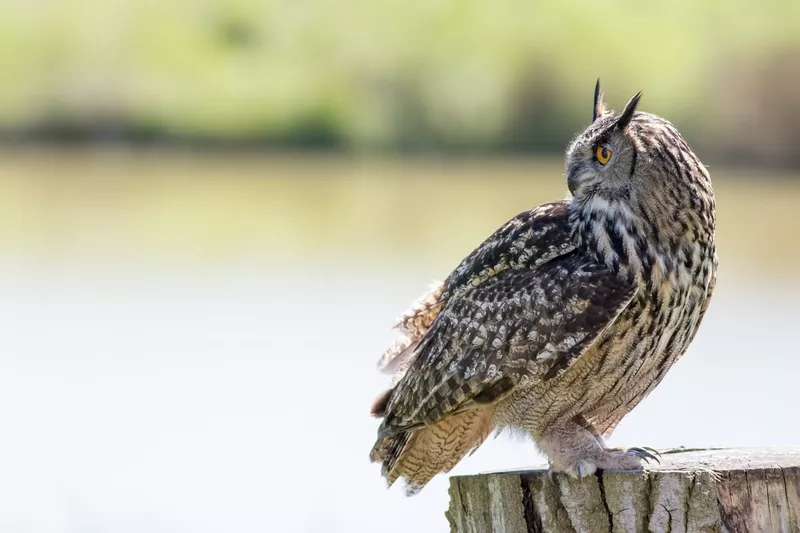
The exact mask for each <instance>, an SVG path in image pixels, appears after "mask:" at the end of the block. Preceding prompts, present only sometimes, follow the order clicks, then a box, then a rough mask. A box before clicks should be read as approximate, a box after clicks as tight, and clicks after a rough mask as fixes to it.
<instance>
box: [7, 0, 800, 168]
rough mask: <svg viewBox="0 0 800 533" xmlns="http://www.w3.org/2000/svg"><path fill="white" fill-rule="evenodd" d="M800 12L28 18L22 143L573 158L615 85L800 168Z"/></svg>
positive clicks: (783, 2) (470, 2)
mask: <svg viewBox="0 0 800 533" xmlns="http://www.w3.org/2000/svg"><path fill="white" fill-rule="evenodd" d="M799 25H800V2H797V1H796V0H776V1H772V2H769V3H763V4H753V3H752V2H749V3H744V2H739V1H721V0H717V1H706V2H697V1H694V0H673V1H671V2H642V1H622V2H597V1H596V0H595V1H574V0H573V1H570V0H567V1H563V2H541V1H538V2H537V1H532V0H527V1H522V0H495V1H492V2H489V1H476V0H460V1H456V0H403V1H399V0H382V1H379V2H376V1H368V0H336V1H332V0H315V1H311V0H283V1H278V0H259V1H257V0H230V1H225V2H212V1H208V0H170V1H168V0H110V1H108V2H102V3H101V2H85V1H83V0H29V1H26V2H23V1H18V0H9V1H7V2H3V3H0V79H2V83H0V128H1V129H2V131H3V132H4V133H5V135H6V136H7V137H9V136H10V137H23V138H25V137H31V136H32V137H55V138H58V139H69V138H80V139H85V138H89V139H92V138H96V137H100V138H106V137H112V138H116V137H118V138H123V139H133V140H156V141H158V140H194V141H214V142H233V143H237V142H246V143H254V144H257V145H259V146H261V145H265V146H267V145H275V146H311V147H322V148H344V149H349V150H376V149H377V150H403V151H406V150H410V151H414V150H430V149H435V150H440V151H450V150H456V151H457V150H470V151H481V152H490V151H498V150H499V151H534V152H537V151H538V152H558V151H562V150H563V149H564V146H565V143H566V142H567V141H568V140H569V138H570V136H571V135H572V134H573V133H574V132H575V131H576V130H577V129H578V128H580V127H581V125H583V124H585V123H586V122H587V120H588V118H589V116H590V115H589V114H590V108H591V93H592V88H593V85H594V80H595V78H596V77H598V76H601V77H602V78H603V80H604V85H605V87H606V95H607V99H608V100H609V102H610V103H611V104H612V105H613V106H616V107H618V108H619V107H621V106H622V105H623V104H624V103H625V101H626V100H627V98H628V97H629V96H630V95H632V94H633V93H635V92H636V91H638V90H639V89H644V91H645V99H644V100H643V105H642V108H643V109H645V110H648V111H652V112H655V113H658V114H661V115H664V116H666V117H667V118H669V119H670V120H672V121H673V122H675V123H676V124H677V125H678V126H679V127H680V129H681V130H682V131H683V132H684V134H685V135H686V136H687V137H689V140H690V142H691V143H692V144H693V146H696V147H697V148H698V149H700V150H703V151H705V153H706V154H710V155H712V157H720V158H721V157H725V158H726V159H728V160H733V161H742V162H756V163H770V164H800V154H798V153H796V152H797V151H796V150H795V147H796V144H797V140H798V139H800V26H799Z"/></svg>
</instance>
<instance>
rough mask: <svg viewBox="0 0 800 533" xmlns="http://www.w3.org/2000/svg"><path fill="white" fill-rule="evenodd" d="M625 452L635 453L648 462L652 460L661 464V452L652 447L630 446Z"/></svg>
mask: <svg viewBox="0 0 800 533" xmlns="http://www.w3.org/2000/svg"><path fill="white" fill-rule="evenodd" d="M625 453H627V454H629V455H635V456H636V457H640V458H642V459H644V461H645V462H647V463H648V464H649V463H650V461H651V460H652V461H655V462H656V463H658V464H661V461H660V460H659V458H658V457H657V456H658V455H660V454H659V453H658V452H657V451H656V450H654V449H652V448H628V449H627V450H625Z"/></svg>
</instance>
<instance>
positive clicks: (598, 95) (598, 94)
mask: <svg viewBox="0 0 800 533" xmlns="http://www.w3.org/2000/svg"><path fill="white" fill-rule="evenodd" d="M605 112H606V103H605V102H603V89H602V88H601V87H600V78H597V84H596V85H595V86H594V114H593V115H592V122H594V121H595V120H597V119H598V118H600V117H602V116H603V115H604V114H605Z"/></svg>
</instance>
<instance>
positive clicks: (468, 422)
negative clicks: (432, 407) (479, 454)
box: [370, 407, 493, 495]
mask: <svg viewBox="0 0 800 533" xmlns="http://www.w3.org/2000/svg"><path fill="white" fill-rule="evenodd" d="M492 429H493V427H492V423H491V412H490V410H489V408H488V407H483V408H479V409H473V410H470V411H465V412H463V413H459V414H457V415H453V416H451V417H448V418H445V419H444V420H441V421H439V422H438V423H436V424H434V425H431V426H425V427H423V428H420V429H416V430H413V431H406V432H403V433H399V434H396V435H391V436H388V437H384V438H382V439H380V440H378V442H376V443H375V446H374V447H373V449H372V453H371V454H370V459H371V460H372V461H373V462H381V463H382V473H383V476H384V477H385V478H386V480H387V482H388V483H389V485H392V484H393V483H394V482H395V481H397V479H398V478H401V477H402V478H404V479H405V481H406V493H407V494H409V495H412V494H416V493H417V492H419V491H420V490H421V489H422V488H423V487H424V486H425V485H426V484H427V483H428V481H430V480H431V479H432V478H433V477H434V476H435V475H436V474H438V473H439V472H449V471H450V469H452V468H453V467H454V466H455V465H456V464H457V463H458V462H459V461H460V460H461V459H462V458H463V457H464V456H465V455H467V454H468V453H470V452H471V451H474V450H475V449H476V448H478V446H480V445H481V444H482V443H483V441H484V440H486V437H488V436H489V433H491V432H492Z"/></svg>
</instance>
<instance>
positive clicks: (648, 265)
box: [370, 81, 717, 493]
mask: <svg viewBox="0 0 800 533" xmlns="http://www.w3.org/2000/svg"><path fill="white" fill-rule="evenodd" d="M640 96H641V93H639V94H637V95H636V96H634V97H633V98H631V99H630V101H629V102H628V103H627V104H626V105H625V108H624V109H623V110H622V112H621V113H616V112H613V111H611V110H607V109H606V107H605V104H604V102H603V94H602V91H601V89H600V83H599V81H598V84H597V86H596V88H595V95H594V113H593V120H592V123H591V124H590V125H589V127H588V128H586V130H585V131H584V132H583V133H581V134H580V135H578V136H577V137H576V138H575V140H574V141H572V143H571V144H570V146H569V148H568V149H567V153H566V175H567V185H568V188H569V192H570V195H569V197H568V198H567V199H565V200H561V201H557V202H553V203H547V204H543V205H540V206H539V207H536V208H534V209H532V210H530V211H525V212H523V213H521V214H519V215H517V216H516V217H514V218H512V219H511V220H510V221H509V222H508V223H506V224H505V225H504V226H502V227H501V228H500V229H498V230H497V231H496V232H495V233H494V234H493V235H492V236H491V237H489V238H488V239H487V240H486V241H484V242H483V244H481V245H480V246H478V248H476V249H475V250H474V251H473V252H472V253H470V254H469V255H468V256H467V257H466V258H465V259H464V260H463V261H462V262H461V264H460V265H459V266H458V268H456V269H455V271H453V272H452V273H451V274H450V275H449V276H448V277H447V279H446V280H445V281H444V283H441V284H439V285H437V286H435V287H433V288H432V289H431V290H430V291H429V292H428V293H426V294H424V295H423V297H422V298H421V299H420V300H419V301H418V302H417V303H416V304H415V305H414V306H413V307H412V308H411V309H410V310H409V311H408V312H406V313H405V314H403V315H402V316H401V317H400V320H399V321H398V323H397V326H396V327H397V329H398V330H399V331H400V332H401V333H402V334H403V336H402V338H401V339H400V340H399V341H398V342H397V343H396V344H395V345H394V346H392V347H391V348H390V349H389V350H388V351H387V352H386V353H385V354H384V356H383V358H382V359H381V362H380V366H381V367H382V368H383V369H384V370H386V371H388V372H392V373H394V374H395V380H394V384H393V386H392V388H391V389H390V390H388V391H386V392H385V393H383V394H382V395H380V396H379V397H378V398H377V399H376V400H375V402H374V404H373V406H372V414H373V416H376V417H381V418H383V421H382V423H381V425H380V428H379V430H378V437H377V442H376V443H375V445H374V447H373V449H372V453H371V455H370V458H371V459H372V461H374V462H380V463H382V466H383V475H384V476H385V477H386V478H387V480H388V482H389V483H390V484H391V483H393V482H394V481H395V480H396V479H398V478H400V477H402V478H405V480H406V483H407V485H406V486H407V491H408V492H409V493H414V492H416V491H418V490H419V489H421V488H422V487H423V486H424V485H425V484H426V483H427V482H428V481H429V480H430V479H431V478H432V477H433V476H435V475H436V474H437V473H439V472H447V471H448V470H450V469H451V468H452V467H453V466H455V464H456V463H457V462H458V461H459V460H461V458H462V457H464V456H465V455H466V454H467V453H469V452H470V451H471V450H474V449H476V448H477V447H478V446H480V444H481V443H482V442H483V441H484V440H485V439H486V437H487V436H488V435H489V434H490V433H491V432H492V431H495V430H498V431H499V430H502V429H505V428H515V429H518V430H522V431H524V432H525V433H527V434H529V435H530V437H531V438H532V439H533V441H534V442H535V443H536V445H537V446H538V448H539V449H540V450H541V452H542V453H544V454H545V455H546V456H547V458H548V460H549V463H550V467H551V469H552V471H555V472H564V473H567V474H569V475H571V476H573V477H582V476H586V475H590V474H592V473H594V472H595V470H597V469H636V468H641V467H642V461H643V460H646V459H647V458H648V456H649V453H648V452H646V451H645V450H643V449H641V448H630V449H612V448H608V447H607V446H606V444H605V443H604V440H603V439H604V437H606V436H608V435H609V434H610V433H611V432H612V431H613V429H614V428H615V427H616V425H617V424H618V423H619V421H620V420H621V419H622V417H624V416H625V414H627V413H628V412H629V411H630V410H631V409H633V408H634V407H635V406H636V405H637V404H638V403H639V402H640V401H641V400H642V399H643V398H644V397H645V396H647V394H648V393H650V391H652V390H653V388H655V386H656V385H658V383H659V382H660V381H661V379H662V378H663V377H664V375H665V374H666V373H667V371H668V370H669V369H670V367H671V366H672V365H673V363H675V361H677V360H678V359H679V358H680V357H681V355H683V353H684V352H685V351H686V348H687V347H688V346H689V343H690V342H691V341H692V338H693V337H694V335H695V333H696V332H697V328H698V326H699V325H700V322H701V320H702V319H703V314H704V313H705V311H706V308H707V307H708V303H709V300H710V298H711V294H712V291H713V289H714V281H715V279H716V266H717V260H716V249H715V244H714V231H715V218H716V217H715V205H714V193H713V190H712V188H711V179H710V177H709V174H708V172H707V170H706V168H705V167H704V166H703V165H702V163H701V162H700V160H699V159H698V158H697V156H695V154H694V153H693V152H692V150H691V149H690V148H689V146H688V145H687V144H686V142H685V141H684V139H683V137H681V135H680V133H678V131H677V130H676V129H675V127H674V126H673V125H672V124H670V123H669V122H668V121H666V120H664V119H663V118H661V117H658V116H656V115H652V114H649V113H645V112H641V111H637V106H638V103H639V99H640Z"/></svg>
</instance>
